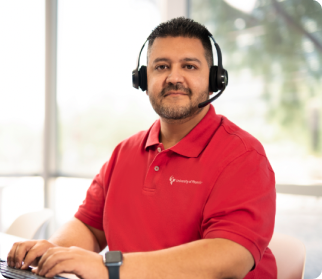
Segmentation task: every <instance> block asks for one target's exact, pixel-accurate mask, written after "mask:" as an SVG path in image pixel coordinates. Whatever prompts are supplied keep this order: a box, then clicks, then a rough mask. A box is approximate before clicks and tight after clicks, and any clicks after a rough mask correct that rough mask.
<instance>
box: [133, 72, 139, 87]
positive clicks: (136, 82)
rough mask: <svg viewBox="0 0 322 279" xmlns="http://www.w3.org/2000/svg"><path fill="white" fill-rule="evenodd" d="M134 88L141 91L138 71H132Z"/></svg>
mask: <svg viewBox="0 0 322 279" xmlns="http://www.w3.org/2000/svg"><path fill="white" fill-rule="evenodd" d="M132 86H133V87H134V88H136V89H139V72H138V69H135V70H133V71H132Z"/></svg>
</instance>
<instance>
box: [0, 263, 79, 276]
mask: <svg viewBox="0 0 322 279" xmlns="http://www.w3.org/2000/svg"><path fill="white" fill-rule="evenodd" d="M0 271H1V275H2V276H3V277H6V278H10V279H44V278H46V279H48V278H47V277H43V276H39V275H36V274H35V273H33V272H31V268H29V269H18V268H12V267H10V266H8V265H7V261H5V260H2V259H0ZM53 278H54V279H67V278H68V279H75V278H78V279H79V277H77V276H76V275H74V274H67V273H62V274H60V275H56V276H54V277H53Z"/></svg>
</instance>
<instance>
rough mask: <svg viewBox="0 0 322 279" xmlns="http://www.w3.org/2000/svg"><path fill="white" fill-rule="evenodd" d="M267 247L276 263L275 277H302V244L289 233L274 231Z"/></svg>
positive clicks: (304, 254)
mask: <svg viewBox="0 0 322 279" xmlns="http://www.w3.org/2000/svg"><path fill="white" fill-rule="evenodd" d="M268 247H269V248H270V249H271V250H272V253H273V255H274V256H275V259H276V264H277V279H303V278H304V267H305V258H306V252H305V246H304V244H303V243H302V242H301V241H300V240H298V239H296V238H294V237H292V236H289V235H285V234H279V233H274V235H273V237H272V239H271V242H270V243H269V245H268Z"/></svg>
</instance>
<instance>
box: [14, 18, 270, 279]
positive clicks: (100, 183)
mask: <svg viewBox="0 0 322 279" xmlns="http://www.w3.org/2000/svg"><path fill="white" fill-rule="evenodd" d="M208 36H209V32H208V30H207V29H206V28H205V27H203V26H202V25H200V24H198V23H196V22H194V21H192V20H190V19H184V18H177V19H173V20H171V21H169V22H166V23H163V24H161V25H159V26H158V27H157V28H156V29H155V30H154V31H153V32H152V33H151V35H150V36H149V38H148V40H149V46H148V65H147V84H148V89H147V95H148V96H149V98H150V102H151V104H152V106H153V108H154V110H155V111H156V112H157V113H158V114H159V116H160V120H158V121H156V122H155V123H154V124H153V125H152V127H151V128H150V129H149V130H148V131H143V132H140V133H138V134H136V135H134V136H132V137H130V138H129V139H126V140H125V141H123V142H121V143H120V144H119V145H118V146H117V147H116V148H115V150H114V152H113V154H112V156H111V158H110V160H109V162H107V163H106V164H104V166H103V167H102V169H101V171H100V173H99V174H98V175H97V176H96V177H95V179H94V180H93V182H92V184H91V186H90V188H89V190H88V192H87V196H86V199H85V201H84V202H83V204H82V205H81V206H80V208H79V210H78V212H77V213H76V214H75V218H74V219H73V220H72V221H70V222H69V223H67V224H66V225H65V226H64V227H63V228H61V229H60V230H59V231H58V232H57V233H56V234H55V235H54V236H53V237H51V238H50V240H49V241H44V240H43V241H26V242H21V243H16V244H14V246H13V248H12V249H11V251H10V253H9V255H8V264H9V265H10V266H16V267H17V268H27V267H28V266H29V265H32V264H34V265H36V264H37V260H38V259H39V257H41V258H40V260H39V263H38V267H37V268H35V269H34V272H37V274H39V275H43V276H47V277H52V276H54V275H55V274H57V273H60V272H73V273H75V274H77V275H78V276H80V277H81V278H109V274H108V272H107V269H106V267H105V266H104V263H103V260H102V257H101V256H100V255H99V254H97V252H99V251H101V250H102V249H103V248H104V247H105V246H106V245H107V244H108V245H109V249H110V250H111V251H114V250H119V251H122V253H123V264H122V265H121V267H120V275H119V278H121V279H127V278H149V279H153V278H185V279H187V278H276V264H275V260H274V256H273V255H272V253H271V251H270V250H269V249H268V248H267V245H268V243H269V241H270V239H271V236H272V233H273V229H274V216H275V181H274V173H273V170H272V168H271V166H270V164H269V162H268V160H267V158H266V155H265V152H264V149H263V147H262V146H261V144H260V143H259V142H258V141H257V140H256V139H254V138H253V137H252V136H251V135H249V134H248V133H246V132H245V131H243V130H241V129H240V128H238V127H237V126H236V125H234V124H233V123H231V122H230V121H229V120H228V119H227V118H225V117H223V116H220V115H217V114H216V113H215V110H214V108H213V106H211V105H207V106H205V107H203V108H198V104H199V103H201V102H203V101H206V100H207V99H208V98H209V95H210V94H212V92H209V68H210V66H211V65H212V50H211V44H210V40H209V37H208ZM72 246H75V247H72ZM68 247H70V248H68ZM76 247H77V248H76ZM95 252H96V253H95ZM22 261H24V264H23V265H22ZM108 269H109V271H111V270H112V268H111V270H110V267H108ZM111 277H113V276H111ZM114 277H115V276H114ZM116 277H118V274H117V275H116ZM116 277H115V278H116ZM112 279H114V278H112Z"/></svg>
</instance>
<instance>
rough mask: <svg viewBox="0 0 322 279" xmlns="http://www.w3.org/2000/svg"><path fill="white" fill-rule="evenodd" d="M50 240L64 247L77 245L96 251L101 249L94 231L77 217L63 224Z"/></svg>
mask: <svg viewBox="0 0 322 279" xmlns="http://www.w3.org/2000/svg"><path fill="white" fill-rule="evenodd" d="M48 241H49V242H51V243H53V244H56V245H58V246H63V247H70V246H77V247H80V248H83V249H86V250H90V251H94V252H100V251H101V248H100V245H99V243H98V240H97V238H96V237H95V235H94V234H93V232H92V231H91V230H90V229H89V228H88V227H87V226H86V225H85V224H84V223H82V222H81V221H80V220H78V219H76V218H74V219H72V220H71V221H69V222H68V223H66V224H65V225H63V226H62V227H61V228H60V229H59V230H58V231H57V232H55V233H54V234H53V235H52V236H51V237H50V238H49V240H48Z"/></svg>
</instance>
